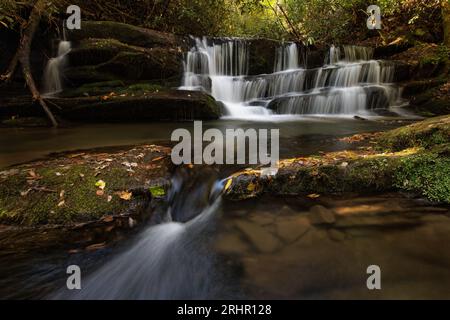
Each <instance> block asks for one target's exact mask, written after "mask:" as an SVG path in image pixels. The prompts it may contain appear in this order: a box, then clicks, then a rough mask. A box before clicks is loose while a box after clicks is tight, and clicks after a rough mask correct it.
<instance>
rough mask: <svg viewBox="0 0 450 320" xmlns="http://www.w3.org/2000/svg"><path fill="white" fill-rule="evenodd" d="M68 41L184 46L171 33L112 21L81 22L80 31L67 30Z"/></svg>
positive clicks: (182, 42)
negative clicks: (85, 40)
mask: <svg viewBox="0 0 450 320" xmlns="http://www.w3.org/2000/svg"><path fill="white" fill-rule="evenodd" d="M67 36H68V39H69V40H71V41H80V40H84V39H89V38H96V39H117V40H118V41H120V42H122V43H125V44H129V45H133V46H139V47H146V48H153V47H172V48H174V47H177V46H183V45H185V40H184V38H179V37H177V36H175V35H174V34H171V33H165V32H160V31H156V30H150V29H145V28H140V27H136V26H132V25H129V24H125V23H119V22H113V21H82V23H81V29H79V30H68V32H67Z"/></svg>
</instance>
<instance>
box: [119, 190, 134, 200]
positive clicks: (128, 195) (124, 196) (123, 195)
mask: <svg viewBox="0 0 450 320" xmlns="http://www.w3.org/2000/svg"><path fill="white" fill-rule="evenodd" d="M117 195H118V196H119V198H120V199H122V200H126V201H130V200H131V197H132V196H133V193H132V192H127V191H121V192H117Z"/></svg>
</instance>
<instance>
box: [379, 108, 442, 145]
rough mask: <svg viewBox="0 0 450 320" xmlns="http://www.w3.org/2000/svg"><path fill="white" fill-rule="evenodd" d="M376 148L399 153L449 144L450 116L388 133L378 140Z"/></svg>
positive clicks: (432, 119)
mask: <svg viewBox="0 0 450 320" xmlns="http://www.w3.org/2000/svg"><path fill="white" fill-rule="evenodd" d="M377 142H378V147H379V148H380V149H387V150H393V151H399V150H403V149H407V148H412V147H423V148H431V147H434V146H435V145H439V144H445V143H448V142H450V116H448V115H447V116H441V117H436V118H431V119H428V120H425V121H421V122H418V123H415V124H413V125H410V126H406V127H401V128H398V129H396V130H392V131H388V132H386V133H384V134H382V135H381V137H380V138H379V139H378V141H377Z"/></svg>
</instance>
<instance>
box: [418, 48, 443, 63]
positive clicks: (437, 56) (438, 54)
mask: <svg viewBox="0 0 450 320" xmlns="http://www.w3.org/2000/svg"><path fill="white" fill-rule="evenodd" d="M449 55H450V49H449V48H447V47H446V46H445V45H439V46H438V47H437V48H436V49H435V50H433V51H432V53H429V54H427V55H425V56H423V57H421V59H420V64H421V65H427V64H432V65H439V64H445V63H447V62H448V57H449Z"/></svg>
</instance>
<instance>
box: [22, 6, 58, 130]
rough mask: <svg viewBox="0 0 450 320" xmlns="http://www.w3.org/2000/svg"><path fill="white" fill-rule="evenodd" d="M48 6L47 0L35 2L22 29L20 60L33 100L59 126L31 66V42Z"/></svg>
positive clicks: (54, 124) (55, 125)
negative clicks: (38, 87)
mask: <svg viewBox="0 0 450 320" xmlns="http://www.w3.org/2000/svg"><path fill="white" fill-rule="evenodd" d="M46 6H47V0H38V1H37V2H36V3H35V5H34V7H33V10H32V11H31V14H30V18H29V19H28V23H27V26H26V27H25V29H24V30H23V31H22V38H21V39H20V45H19V50H18V60H19V62H20V64H21V65H22V71H23V75H24V77H25V81H26V83H27V85H28V88H29V89H30V91H31V94H32V96H33V100H34V101H38V102H39V104H40V105H41V106H42V108H43V109H44V111H45V113H46V114H47V117H48V118H49V120H50V122H51V123H52V125H53V126H54V127H57V126H58V123H57V122H56V119H55V117H54V116H53V114H52V112H51V111H50V109H49V107H48V106H47V104H46V103H45V101H44V99H43V98H42V96H41V94H40V92H39V90H38V89H37V86H36V83H35V82H34V79H33V75H32V73H31V66H30V52H31V43H32V41H33V37H34V34H35V32H36V29H37V28H38V26H39V22H40V20H41V14H42V13H43V12H44V10H45V8H46Z"/></svg>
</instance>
